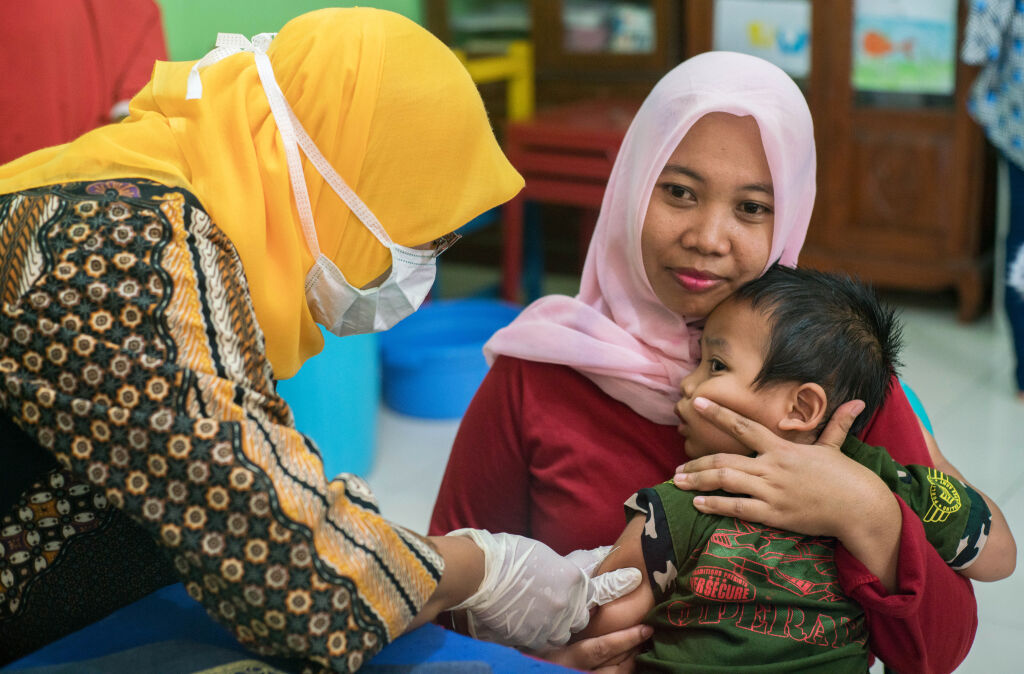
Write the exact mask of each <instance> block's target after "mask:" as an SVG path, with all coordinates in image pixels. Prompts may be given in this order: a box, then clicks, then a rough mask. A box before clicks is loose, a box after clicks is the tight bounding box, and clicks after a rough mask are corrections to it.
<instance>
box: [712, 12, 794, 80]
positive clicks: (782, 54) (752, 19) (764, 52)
mask: <svg viewBox="0 0 1024 674" xmlns="http://www.w3.org/2000/svg"><path fill="white" fill-rule="evenodd" d="M712 25H713V26H714V40H713V43H712V44H713V45H714V48H715V49H719V50H727V51H738V52H743V53H744V54H751V55H753V56H759V57H761V58H763V59H765V60H766V61H770V62H772V63H774V64H775V65H777V66H779V67H780V68H782V69H783V70H785V71H786V72H787V73H789V75H790V76H791V77H793V78H794V79H801V78H805V77H807V75H808V73H809V72H810V67H811V3H810V2H809V1H808V0H717V1H716V2H715V15H714V21H713V24H712Z"/></svg>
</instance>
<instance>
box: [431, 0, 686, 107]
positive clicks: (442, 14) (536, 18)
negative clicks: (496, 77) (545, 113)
mask: <svg viewBox="0 0 1024 674" xmlns="http://www.w3.org/2000/svg"><path fill="white" fill-rule="evenodd" d="M425 7H426V10H427V12H426V24H427V27H428V28H429V29H430V30H431V31H432V32H433V33H434V34H435V35H437V36H438V37H440V38H441V39H442V40H443V41H445V42H446V43H447V44H450V45H452V46H455V47H460V48H463V49H466V50H467V52H469V53H470V54H472V52H473V51H474V50H476V49H481V50H484V51H488V50H495V49H500V45H501V41H502V40H503V39H505V40H508V39H515V38H517V37H518V38H522V37H526V38H529V39H531V40H532V41H533V44H534V63H535V69H536V96H537V108H538V109H542V108H545V107H551V106H553V105H557V104H560V103H565V102H570V101H578V100H584V99H591V100H592V99H595V98H597V99H609V98H614V99H621V98H630V97H632V98H638V99H642V98H643V97H644V96H646V95H647V93H648V92H649V91H650V90H651V87H653V86H654V84H655V83H656V82H657V81H658V80H659V79H660V78H661V76H662V75H664V74H665V73H666V72H667V71H668V70H669V69H671V68H672V67H673V66H674V65H676V64H677V63H679V62H680V61H681V60H682V58H683V38H682V27H683V22H682V16H683V4H682V3H681V2H680V1H679V0H427V2H426V5H425ZM629 20H633V21H634V22H635V23H636V24H637V27H636V29H635V30H634V31H633V34H634V37H633V38H631V39H619V38H617V37H616V36H615V35H614V33H615V30H616V29H615V28H614V27H609V24H616V25H622V24H623V23H624V22H626V21H629ZM588 28H592V30H588ZM619 37H620V38H621V36H619Z"/></svg>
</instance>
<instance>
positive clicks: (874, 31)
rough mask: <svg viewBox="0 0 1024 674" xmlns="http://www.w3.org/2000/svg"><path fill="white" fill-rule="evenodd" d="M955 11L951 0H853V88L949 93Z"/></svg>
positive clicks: (953, 78) (952, 79)
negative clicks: (854, 2)
mask: <svg viewBox="0 0 1024 674" xmlns="http://www.w3.org/2000/svg"><path fill="white" fill-rule="evenodd" d="M956 12H957V5H956V0H856V4H855V6H854V25H853V31H854V34H853V72H852V74H851V80H852V84H853V87H854V89H857V90H859V91H885V92H899V93H910V94H937V95H949V94H952V92H953V89H954V86H955V84H956V17H957V15H956Z"/></svg>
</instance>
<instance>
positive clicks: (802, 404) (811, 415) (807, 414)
mask: <svg viewBox="0 0 1024 674" xmlns="http://www.w3.org/2000/svg"><path fill="white" fill-rule="evenodd" d="M788 405H789V407H788V410H787V412H786V416H784V417H783V418H782V420H781V421H780V422H779V429H780V430H783V431H813V430H815V429H816V428H818V426H820V425H821V423H822V422H823V421H825V412H826V411H827V409H828V396H826V395H825V389H823V388H821V386H819V385H818V384H815V383H813V382H808V383H806V384H801V385H800V386H797V387H796V388H795V389H793V391H792V392H791V393H790V398H789V401H788Z"/></svg>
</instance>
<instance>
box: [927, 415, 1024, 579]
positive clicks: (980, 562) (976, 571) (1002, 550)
mask: <svg viewBox="0 0 1024 674" xmlns="http://www.w3.org/2000/svg"><path fill="white" fill-rule="evenodd" d="M921 433H922V435H924V441H925V444H927V445H928V453H929V454H930V455H931V457H932V462H933V463H934V464H935V467H936V468H938V469H939V470H941V471H942V472H943V473H945V474H947V475H952V476H953V477H955V478H957V479H958V480H960V481H961V482H963V483H964V484H966V485H967V486H969V487H971V488H972V489H974V491H975V493H976V494H978V495H980V496H981V498H982V499H984V501H985V504H986V505H987V506H988V509H989V511H991V513H992V526H991V527H990V528H989V533H988V540H987V541H986V543H985V546H984V547H983V548H982V549H981V552H979V553H978V557H977V559H975V560H974V563H973V564H971V565H970V566H968V567H967V568H966V569H963V570H962V571H961V572H960V573H961V574H963V575H964V576H966V577H968V578H970V579H971V580H982V581H992V580H1002V579H1003V578H1006V577H1008V576H1009V575H1010V574H1011V573H1013V571H1014V569H1015V568H1016V566H1017V542H1016V541H1015V540H1014V538H1013V532H1011V531H1010V525H1009V524H1008V523H1007V521H1006V518H1005V517H1003V511H1002V510H1000V509H999V506H997V505H996V503H995V501H993V500H992V499H990V498H989V497H988V495H987V494H985V492H983V491H981V490H980V489H978V488H977V487H975V486H974V485H973V484H971V483H970V482H968V481H967V480H966V479H965V478H964V476H963V475H962V474H961V473H960V471H958V470H957V469H956V468H954V467H953V464H951V463H950V462H949V461H947V460H946V457H945V456H943V455H942V452H941V451H939V445H938V444H937V443H936V442H935V438H934V437H932V434H931V433H929V432H928V429H926V428H925V427H924V424H921Z"/></svg>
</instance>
